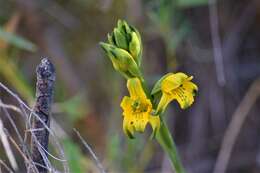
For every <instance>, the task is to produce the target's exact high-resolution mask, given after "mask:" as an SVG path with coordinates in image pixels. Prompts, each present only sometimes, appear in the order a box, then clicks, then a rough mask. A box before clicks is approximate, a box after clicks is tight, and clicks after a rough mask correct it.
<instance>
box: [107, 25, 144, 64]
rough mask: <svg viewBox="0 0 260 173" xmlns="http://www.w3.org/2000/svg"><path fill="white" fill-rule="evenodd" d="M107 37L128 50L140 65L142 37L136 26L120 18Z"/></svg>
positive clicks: (110, 41) (110, 42)
mask: <svg viewBox="0 0 260 173" xmlns="http://www.w3.org/2000/svg"><path fill="white" fill-rule="evenodd" d="M107 37H108V43H109V44H111V45H113V46H116V47H118V48H121V49H123V50H125V51H127V52H128V53H129V54H130V55H131V56H132V57H133V59H134V61H135V62H136V63H137V64H138V66H140V63H141V56H142V55H141V52H142V44H141V37H140V34H139V33H138V31H137V30H136V29H135V28H134V27H132V26H129V25H128V24H127V23H126V21H124V20H118V22H117V27H116V28H114V30H113V32H112V33H111V34H108V36H107Z"/></svg>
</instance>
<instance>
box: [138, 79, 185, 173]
mask: <svg viewBox="0 0 260 173" xmlns="http://www.w3.org/2000/svg"><path fill="white" fill-rule="evenodd" d="M141 81H142V85H143V88H144V91H145V93H146V95H147V97H148V98H149V99H151V100H152V98H151V95H150V93H149V92H148V88H147V84H146V82H145V80H144V78H143V76H142V77H141ZM156 140H157V141H158V143H159V144H160V145H161V147H162V148H163V150H164V152H165V153H167V154H168V156H169V158H170V161H171V164H172V167H173V169H174V170H175V172H176V173H185V169H184V167H183V166H182V163H181V160H180V157H179V155H178V152H177V147H176V145H175V143H174V141H173V138H172V135H171V133H170V131H169V129H168V128H167V126H166V124H165V123H164V121H163V120H162V121H161V127H160V129H159V131H158V132H157V134H156Z"/></svg>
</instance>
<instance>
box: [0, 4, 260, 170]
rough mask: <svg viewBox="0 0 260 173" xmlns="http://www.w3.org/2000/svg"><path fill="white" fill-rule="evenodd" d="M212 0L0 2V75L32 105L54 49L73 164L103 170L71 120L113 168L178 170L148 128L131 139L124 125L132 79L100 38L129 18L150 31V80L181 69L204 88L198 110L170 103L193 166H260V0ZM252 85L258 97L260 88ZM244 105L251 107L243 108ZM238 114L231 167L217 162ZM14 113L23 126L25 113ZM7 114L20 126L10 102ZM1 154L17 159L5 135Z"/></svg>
mask: <svg viewBox="0 0 260 173" xmlns="http://www.w3.org/2000/svg"><path fill="white" fill-rule="evenodd" d="M214 2H215V1H214V0H160V1H157V0H150V1H148V0H143V1H138V0H75V1H64V0H54V1H51V0H39V1H34V0H26V1H22V0H8V1H5V0H0V81H1V83H3V84H5V85H6V86H8V87H9V88H10V89H11V90H13V91H15V92H16V93H17V94H18V95H19V96H20V97H21V98H22V99H23V100H24V101H26V102H27V103H28V104H29V105H30V106H33V103H34V93H35V80H36V76H35V68H36V65H37V64H38V63H39V62H40V59H41V58H42V57H46V56H47V57H49V58H50V60H51V61H52V62H53V63H54V65H55V67H56V71H57V82H56V88H55V101H54V105H53V115H52V116H53V119H54V120H55V121H56V122H57V123H58V124H59V127H61V129H62V130H61V132H60V131H59V130H57V133H58V134H59V137H60V138H61V139H60V140H61V141H62V144H63V146H64V150H65V152H66V153H65V154H66V156H67V158H68V163H69V166H70V169H71V172H73V173H82V172H97V168H96V165H95V163H94V162H93V161H92V156H91V155H90V154H89V153H88V151H86V150H85V149H84V147H83V145H82V143H81V142H80V141H79V139H78V138H77V136H76V135H75V133H74V132H73V130H72V129H73V128H76V129H78V130H79V132H80V133H81V135H82V136H83V137H84V139H85V140H86V141H87V142H88V143H89V144H90V145H91V146H92V149H93V150H94V151H95V153H96V154H97V156H98V157H99V159H100V160H101V161H102V164H103V166H104V167H105V168H106V169H107V170H108V172H129V173H132V172H145V173H153V172H156V173H157V172H163V173H168V172H171V167H170V163H169V161H168V158H167V157H166V156H165V155H164V154H163V152H162V150H161V149H160V147H159V145H158V144H156V143H155V142H154V141H153V140H149V134H150V133H146V134H142V136H141V135H137V137H136V138H135V139H134V140H131V139H128V138H127V137H125V135H124V134H123V131H122V127H121V126H122V110H121V109H120V107H119V104H120V101H121V99H122V97H123V96H124V95H127V90H126V89H125V81H123V79H122V78H121V77H120V76H119V75H118V74H116V73H114V70H113V68H112V65H111V62H110V61H109V59H108V58H106V57H105V56H104V55H103V53H102V50H101V49H100V47H99V45H98V43H99V42H100V41H105V38H106V34H107V33H109V32H110V31H111V30H112V29H113V28H114V26H115V25H116V22H117V20H118V19H125V20H127V21H128V22H129V23H130V24H132V25H134V26H136V27H137V28H138V30H139V31H140V34H141V35H142V42H143V46H144V55H143V65H144V69H143V71H144V75H145V78H146V79H147V80H148V87H150V88H152V84H154V83H155V81H157V80H158V79H159V78H160V76H162V75H164V74H166V72H178V71H185V72H187V73H188V74H192V75H193V76H194V77H195V78H194V81H195V82H196V83H197V84H198V86H199V89H200V92H199V95H198V96H197V98H196V102H195V104H194V106H193V107H192V108H189V109H187V110H180V109H179V108H178V106H177V104H172V105H171V107H170V108H168V109H167V122H168V123H167V124H169V126H170V129H171V131H172V134H173V137H174V139H175V141H176V143H177V147H178V149H179V153H180V156H181V160H182V161H183V164H184V166H185V168H186V169H187V172H192V173H193V172H194V173H208V172H212V171H214V172H215V173H222V172H224V171H225V170H226V172H236V173H237V172H241V173H243V172H252V173H253V172H260V159H259V158H260V140H259V134H260V128H259V127H260V125H259V124H260V117H259V101H257V97H256V98H254V99H253V102H252V101H251V100H250V98H251V99H252V97H244V96H245V95H246V94H247V93H248V92H249V91H250V86H251V85H252V84H253V83H254V81H256V80H257V79H258V77H259V75H260V68H259V67H260V60H259V56H260V52H259V50H260V48H259V45H260V42H259V41H260V35H259V29H260V25H259V22H258V21H259V19H260V18H259V17H260V16H259V9H260V3H259V2H258V0H236V1H235V0H230V1H225V0H221V1H217V3H214ZM257 87H259V85H256V88H257ZM253 91H254V92H253V93H254V94H255V96H257V95H259V90H253ZM0 94H1V95H0V96H1V97H0V99H1V101H2V102H4V103H6V104H16V102H15V100H14V99H13V98H12V97H10V96H9V95H8V94H6V93H5V92H4V90H2V89H0ZM250 96H251V95H250ZM245 98H246V100H245ZM248 100H249V101H248ZM244 105H246V106H247V108H248V109H246V110H247V111H238V113H236V111H237V110H240V108H241V106H242V107H243V106H244ZM239 112H240V113H241V114H243V113H244V114H246V115H247V117H246V118H245V119H244V121H242V125H241V126H240V124H237V125H236V124H235V127H239V128H238V131H239V135H238V137H236V138H235V139H236V140H235V143H234V145H233V144H232V143H230V144H228V145H227V146H231V147H232V152H231V154H230V158H229V159H228V162H225V163H226V164H227V165H225V164H223V163H221V161H219V158H223V157H224V158H226V156H223V155H221V157H220V153H221V151H225V149H226V148H225V147H223V146H226V145H223V141H225V139H233V136H232V134H234V133H232V132H231V133H228V134H231V136H230V135H227V129H228V127H229V125H230V122H232V120H233V119H234V117H235V116H237V115H238V116H237V117H239V116H240V114H239ZM10 113H11V116H12V117H13V118H14V119H15V122H16V123H17V126H18V127H19V129H21V132H22V130H24V126H23V125H22V123H21V122H22V121H21V118H20V117H19V116H18V115H17V114H16V113H15V112H13V111H10ZM17 117H19V118H17ZM0 118H1V119H2V120H3V122H5V123H4V126H5V128H7V129H8V130H9V131H10V132H13V133H14V131H13V130H12V127H11V125H10V122H9V121H8V119H7V118H6V117H5V115H4V112H3V111H2V110H0ZM54 127H56V126H54ZM55 130H56V129H55ZM11 135H12V134H11ZM227 141H228V140H227ZM50 151H51V152H52V153H54V154H55V152H57V151H56V149H55V147H54V146H52V145H51V146H50ZM228 151H229V150H227V152H226V153H228ZM14 152H15V154H16V156H17V157H16V159H17V162H18V165H19V168H20V172H23V171H25V165H24V162H23V158H22V156H21V155H19V153H18V152H17V151H16V150H15V149H14ZM224 153H225V152H224ZM0 159H1V160H3V161H4V162H6V163H7V164H8V165H9V163H8V159H7V157H6V155H5V152H4V148H3V147H2V143H1V142H0ZM53 162H54V163H55V162H57V161H55V159H53ZM59 166H60V165H59V163H58V162H57V167H59ZM0 167H1V166H0ZM1 168H2V167H1Z"/></svg>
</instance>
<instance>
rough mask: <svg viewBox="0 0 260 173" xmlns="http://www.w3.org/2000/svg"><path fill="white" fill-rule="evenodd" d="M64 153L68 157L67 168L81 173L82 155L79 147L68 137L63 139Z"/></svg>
mask: <svg viewBox="0 0 260 173" xmlns="http://www.w3.org/2000/svg"><path fill="white" fill-rule="evenodd" d="M63 145H64V150H65V154H66V156H67V158H68V163H69V168H70V171H71V172H75V173H83V172H84V170H83V165H82V164H81V163H82V162H81V161H82V160H83V158H84V156H83V155H82V152H81V151H80V149H79V147H78V146H77V145H76V144H74V143H73V142H72V141H71V140H70V139H65V140H63Z"/></svg>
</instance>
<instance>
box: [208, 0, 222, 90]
mask: <svg viewBox="0 0 260 173" xmlns="http://www.w3.org/2000/svg"><path fill="white" fill-rule="evenodd" d="M209 18H210V28H211V38H212V45H213V52H214V61H215V66H216V75H217V80H218V83H219V85H220V86H224V85H225V83H226V78H225V71H224V63H223V54H222V48H221V47H222V46H221V40H220V35H219V23H218V20H219V19H218V9H217V1H216V0H209Z"/></svg>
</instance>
